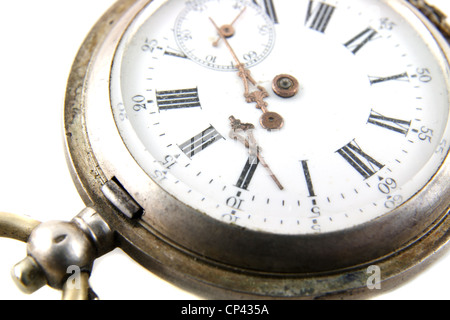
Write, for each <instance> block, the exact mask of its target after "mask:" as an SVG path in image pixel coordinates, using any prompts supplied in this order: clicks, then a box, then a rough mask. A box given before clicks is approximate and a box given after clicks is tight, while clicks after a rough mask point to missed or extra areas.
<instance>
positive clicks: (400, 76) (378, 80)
mask: <svg viewBox="0 0 450 320" xmlns="http://www.w3.org/2000/svg"><path fill="white" fill-rule="evenodd" d="M369 80H370V84H371V85H374V84H377V83H382V82H388V81H394V80H395V81H404V82H409V76H408V73H407V72H405V73H402V74H397V75H395V76H389V77H373V76H369Z"/></svg>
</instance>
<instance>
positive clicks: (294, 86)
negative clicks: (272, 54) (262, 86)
mask: <svg viewBox="0 0 450 320" xmlns="http://www.w3.org/2000/svg"><path fill="white" fill-rule="evenodd" d="M272 89H273V92H275V93H276V94H277V95H278V96H280V97H283V98H291V97H293V96H295V95H296V94H297V93H298V91H299V83H298V80H297V79H296V78H295V77H293V76H291V75H289V74H280V75H278V76H276V77H275V78H274V79H273V81H272Z"/></svg>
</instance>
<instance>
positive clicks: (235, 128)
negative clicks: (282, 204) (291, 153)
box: [229, 116, 284, 190]
mask: <svg viewBox="0 0 450 320" xmlns="http://www.w3.org/2000/svg"><path fill="white" fill-rule="evenodd" d="M229 119H230V122H231V128H232V129H231V131H230V134H229V136H230V138H232V139H234V140H238V141H239V142H241V143H242V144H244V146H245V147H246V148H247V149H248V150H249V154H250V157H257V158H258V160H259V162H260V163H261V164H262V166H263V167H264V168H266V170H267V171H268V173H269V175H270V177H271V178H272V180H273V181H274V182H275V184H276V185H277V186H278V188H280V190H283V189H284V187H283V185H282V184H281V183H280V181H279V180H278V178H277V177H276V176H275V174H274V173H273V171H272V170H271V169H270V167H269V165H268V164H267V162H266V161H265V160H264V157H263V156H262V155H261V147H260V146H259V145H258V143H257V142H256V139H255V137H254V136H253V130H254V129H255V126H254V125H253V124H251V123H242V122H241V120H239V119H236V118H235V117H233V116H230V118H229Z"/></svg>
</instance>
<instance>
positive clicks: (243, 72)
mask: <svg viewBox="0 0 450 320" xmlns="http://www.w3.org/2000/svg"><path fill="white" fill-rule="evenodd" d="M209 20H210V21H211V23H212V24H213V25H214V27H215V28H216V30H217V33H218V34H219V36H220V38H221V39H222V40H223V42H224V43H225V45H226V46H227V48H228V50H229V51H230V53H231V55H232V56H233V59H234V60H235V61H236V66H237V68H238V75H239V77H240V78H241V79H242V81H243V83H244V97H245V101H246V102H247V103H251V102H255V103H256V107H257V108H258V109H261V111H262V112H263V115H262V116H261V119H260V123H261V126H262V127H263V128H265V129H268V130H274V129H281V127H283V124H284V120H283V118H282V117H281V116H280V115H279V114H278V113H275V112H269V111H268V110H267V106H268V104H267V102H266V101H264V99H265V98H267V97H269V94H268V93H267V91H266V89H264V88H263V87H261V86H256V81H255V79H253V77H252V76H251V74H250V71H249V70H248V69H246V68H245V66H244V64H242V63H241V61H240V60H239V58H238V57H237V55H236V52H235V51H234V50H233V48H232V47H231V45H230V43H229V42H228V40H227V38H226V37H225V35H224V34H223V32H222V30H221V29H220V28H219V27H218V25H217V24H216V23H215V22H214V20H213V19H212V18H211V17H209ZM249 82H250V83H251V84H252V85H253V86H256V88H257V89H258V90H257V91H254V92H250V89H249Z"/></svg>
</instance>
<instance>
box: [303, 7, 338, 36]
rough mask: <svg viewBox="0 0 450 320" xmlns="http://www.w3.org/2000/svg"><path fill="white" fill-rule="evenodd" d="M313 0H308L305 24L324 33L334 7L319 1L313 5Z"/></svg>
mask: <svg viewBox="0 0 450 320" xmlns="http://www.w3.org/2000/svg"><path fill="white" fill-rule="evenodd" d="M314 2H315V1H314V0H309V4H308V10H307V13H306V20H305V25H307V26H308V27H309V28H311V29H313V30H316V31H319V32H322V33H325V31H326V29H327V27H328V24H329V23H330V20H331V17H332V16H333V13H334V11H335V9H336V7H333V6H331V5H329V4H326V3H323V2H319V4H317V5H316V6H315V7H314Z"/></svg>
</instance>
